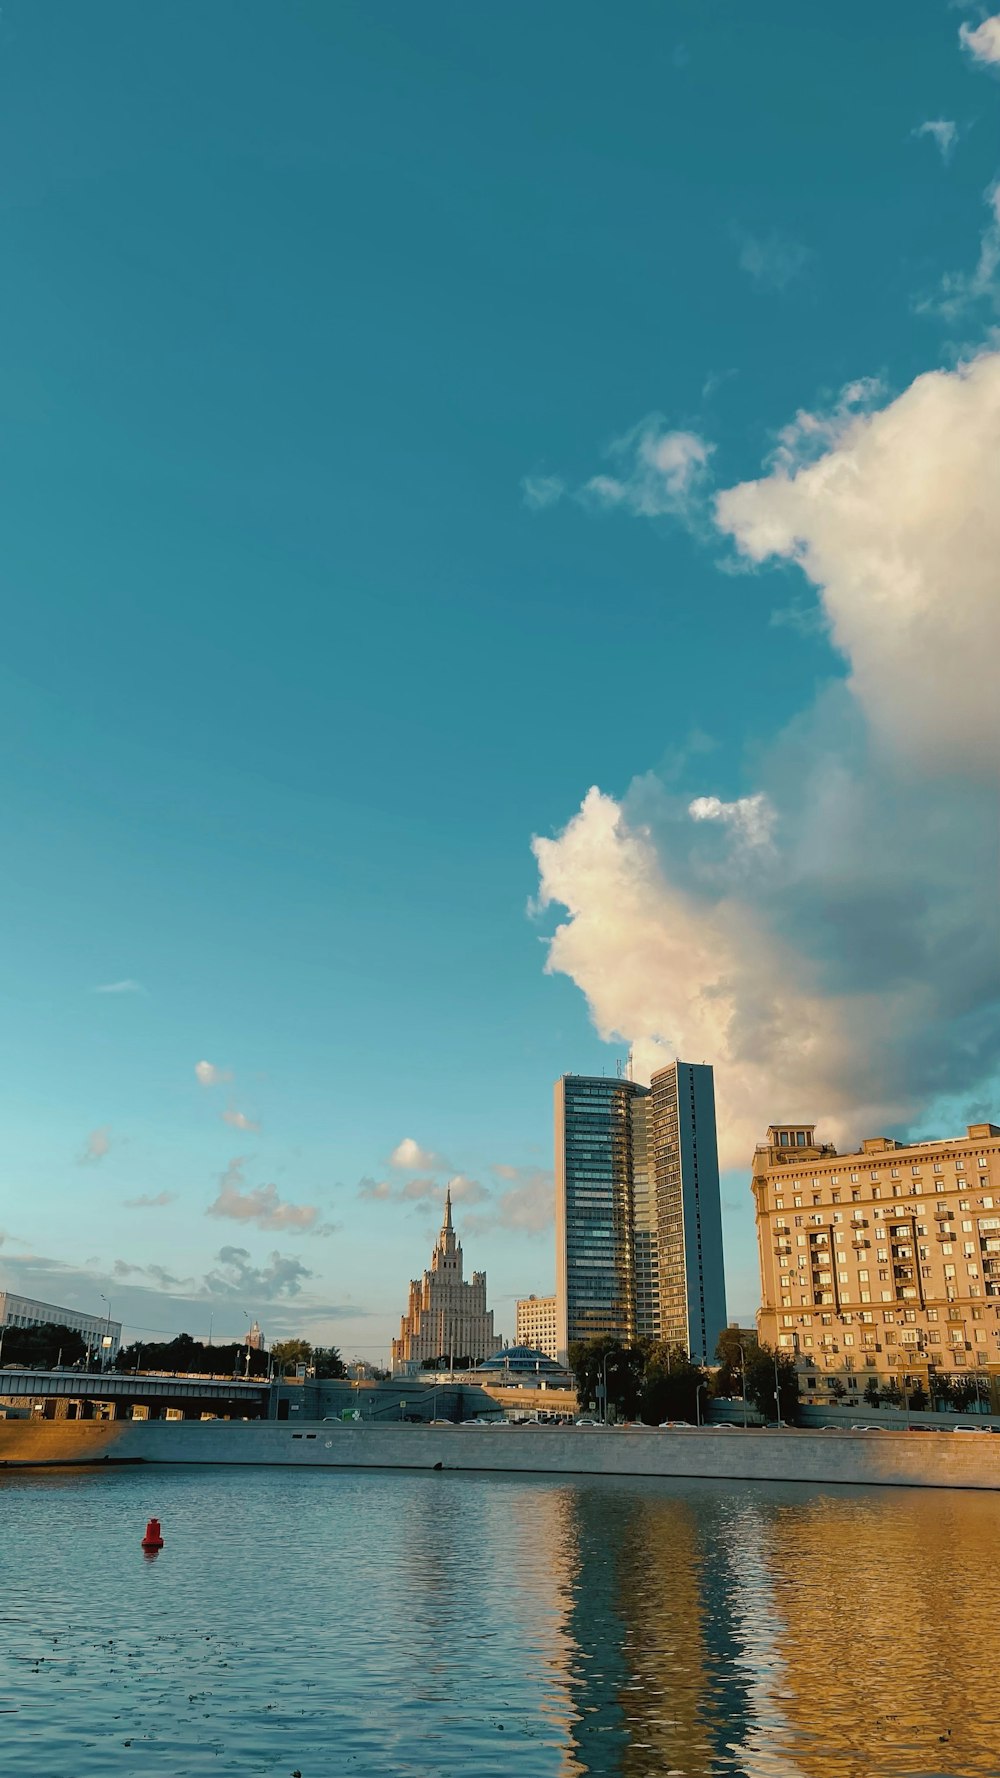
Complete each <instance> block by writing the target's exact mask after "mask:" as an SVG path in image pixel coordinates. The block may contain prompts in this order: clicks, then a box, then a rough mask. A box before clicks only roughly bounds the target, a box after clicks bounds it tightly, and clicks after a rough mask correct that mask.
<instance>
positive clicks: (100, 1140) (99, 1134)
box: [77, 1124, 111, 1167]
mask: <svg viewBox="0 0 1000 1778" xmlns="http://www.w3.org/2000/svg"><path fill="white" fill-rule="evenodd" d="M110 1152H111V1131H110V1129H109V1127H108V1125H107V1124H102V1125H101V1127H100V1129H97V1130H91V1132H90V1135H89V1136H88V1137H87V1140H86V1142H85V1143H84V1145H83V1149H82V1151H81V1152H80V1154H79V1155H78V1156H77V1159H78V1161H79V1163H80V1165H81V1167H96V1165H97V1163H98V1161H103V1159H104V1157H105V1155H106V1154H110Z"/></svg>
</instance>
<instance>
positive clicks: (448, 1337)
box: [392, 1191, 501, 1371]
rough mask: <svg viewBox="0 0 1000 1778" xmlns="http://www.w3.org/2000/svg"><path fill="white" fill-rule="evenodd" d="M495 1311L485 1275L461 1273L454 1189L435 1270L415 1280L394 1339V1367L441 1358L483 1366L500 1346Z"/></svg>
mask: <svg viewBox="0 0 1000 1778" xmlns="http://www.w3.org/2000/svg"><path fill="white" fill-rule="evenodd" d="M500 1345H501V1341H500V1339H499V1336H498V1335H497V1334H495V1333H494V1332H493V1310H492V1309H487V1307H486V1273H485V1272H473V1274H472V1279H471V1282H469V1283H466V1282H465V1280H464V1279H463V1277H462V1247H461V1243H460V1242H459V1241H458V1240H457V1239H456V1236H455V1230H454V1228H453V1227H452V1222H451V1192H450V1191H447V1192H446V1193H445V1198H444V1222H443V1224H442V1226H441V1233H440V1234H439V1236H438V1240H437V1246H436V1247H435V1249H434V1252H433V1253H432V1254H431V1264H430V1270H429V1271H427V1272H425V1273H424V1275H423V1278H413V1279H411V1281H410V1300H409V1304H408V1305H407V1310H406V1314H405V1315H404V1316H403V1318H402V1320H401V1321H400V1324H399V1339H398V1340H393V1342H392V1368H393V1370H394V1371H397V1370H403V1369H408V1368H409V1367H410V1366H411V1365H414V1364H415V1365H418V1366H419V1365H420V1364H422V1363H423V1361H424V1360H425V1359H427V1358H437V1359H440V1360H441V1363H442V1368H443V1369H448V1368H450V1367H451V1366H452V1365H454V1364H457V1363H458V1362H459V1361H461V1362H462V1363H463V1364H465V1363H469V1364H479V1363H480V1362H481V1361H482V1359H484V1358H489V1357H490V1356H491V1355H492V1353H494V1352H498V1351H499V1350H500Z"/></svg>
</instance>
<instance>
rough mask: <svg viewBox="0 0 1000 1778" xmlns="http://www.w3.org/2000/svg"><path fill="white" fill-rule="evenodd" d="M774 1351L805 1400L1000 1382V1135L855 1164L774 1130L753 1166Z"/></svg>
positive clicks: (878, 1151)
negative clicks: (946, 1382)
mask: <svg viewBox="0 0 1000 1778" xmlns="http://www.w3.org/2000/svg"><path fill="white" fill-rule="evenodd" d="M753 1194H754V1199H755V1203H756V1213H757V1244H758V1252H759V1259H760V1278H761V1307H760V1309H759V1311H758V1314H757V1332H758V1337H759V1338H760V1340H761V1341H762V1342H766V1343H767V1344H768V1345H770V1346H774V1347H776V1348H777V1349H778V1350H779V1351H783V1352H787V1353H788V1354H789V1356H793V1357H794V1358H795V1361H796V1365H797V1368H798V1370H799V1372H800V1377H801V1385H800V1386H801V1389H802V1398H803V1400H804V1401H810V1400H812V1401H824V1400H827V1399H829V1397H830V1394H831V1392H832V1391H831V1385H832V1384H833V1383H834V1381H835V1379H839V1382H840V1383H841V1384H842V1385H843V1386H844V1387H845V1389H846V1391H847V1397H848V1400H849V1399H850V1398H851V1396H852V1395H853V1394H854V1393H855V1391H857V1392H858V1394H859V1395H861V1394H863V1392H864V1389H865V1387H866V1385H867V1383H868V1382H869V1380H870V1379H871V1378H872V1377H874V1378H875V1379H876V1381H877V1383H878V1384H879V1386H885V1385H888V1384H889V1383H891V1382H895V1383H897V1384H900V1385H902V1384H904V1382H905V1379H906V1378H910V1379H911V1381H912V1383H913V1384H915V1383H916V1382H917V1381H918V1380H919V1381H920V1382H921V1383H922V1384H923V1385H924V1387H925V1388H926V1387H928V1383H929V1382H930V1383H932V1382H933V1378H934V1375H935V1373H937V1374H944V1375H945V1376H948V1377H950V1378H952V1379H954V1378H956V1377H961V1376H962V1375H966V1376H969V1375H976V1376H979V1377H983V1378H984V1379H985V1378H989V1380H990V1385H991V1387H992V1391H993V1393H994V1395H995V1394H996V1390H997V1380H998V1379H1000V1128H998V1126H997V1125H996V1124H970V1125H969V1126H968V1131H967V1134H966V1135H965V1136H960V1137H955V1138H953V1139H950V1140H944V1141H935V1142H917V1143H903V1142H895V1141H893V1140H892V1139H891V1138H889V1137H884V1136H877V1137H871V1138H869V1139H868V1140H867V1141H865V1142H862V1144H861V1147H860V1149H859V1151H858V1152H857V1153H856V1154H838V1153H837V1151H836V1149H835V1148H832V1147H831V1146H830V1145H829V1144H828V1143H818V1142H817V1141H816V1129H815V1125H813V1124H797V1125H794V1126H793V1125H778V1124H772V1125H771V1127H770V1129H769V1130H768V1132H767V1141H766V1142H765V1143H763V1144H761V1146H760V1147H758V1149H757V1151H756V1153H755V1155H754V1163H753Z"/></svg>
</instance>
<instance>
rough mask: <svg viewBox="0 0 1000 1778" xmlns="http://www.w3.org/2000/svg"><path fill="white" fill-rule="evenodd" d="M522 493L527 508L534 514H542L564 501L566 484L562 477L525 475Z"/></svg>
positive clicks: (522, 481)
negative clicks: (543, 511)
mask: <svg viewBox="0 0 1000 1778" xmlns="http://www.w3.org/2000/svg"><path fill="white" fill-rule="evenodd" d="M521 493H522V495H523V497H524V504H525V506H527V507H530V509H531V511H532V512H541V511H542V510H543V509H544V508H545V507H546V506H554V505H555V504H556V501H557V500H561V499H562V497H563V495H564V494H565V493H566V483H565V481H564V480H563V478H562V476H561V475H525V476H522V478H521Z"/></svg>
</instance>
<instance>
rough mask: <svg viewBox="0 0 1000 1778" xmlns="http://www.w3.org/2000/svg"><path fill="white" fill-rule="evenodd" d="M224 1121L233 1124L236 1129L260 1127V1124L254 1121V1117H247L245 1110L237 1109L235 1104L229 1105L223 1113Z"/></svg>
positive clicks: (256, 1128)
mask: <svg viewBox="0 0 1000 1778" xmlns="http://www.w3.org/2000/svg"><path fill="white" fill-rule="evenodd" d="M222 1121H223V1123H224V1124H231V1125H232V1127H233V1129H234V1130H259V1129H260V1125H259V1124H256V1123H254V1121H253V1118H250V1117H247V1115H246V1112H245V1111H237V1110H236V1108H235V1106H233V1105H230V1106H228V1107H227V1109H226V1110H225V1111H224V1112H223V1113H222Z"/></svg>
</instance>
